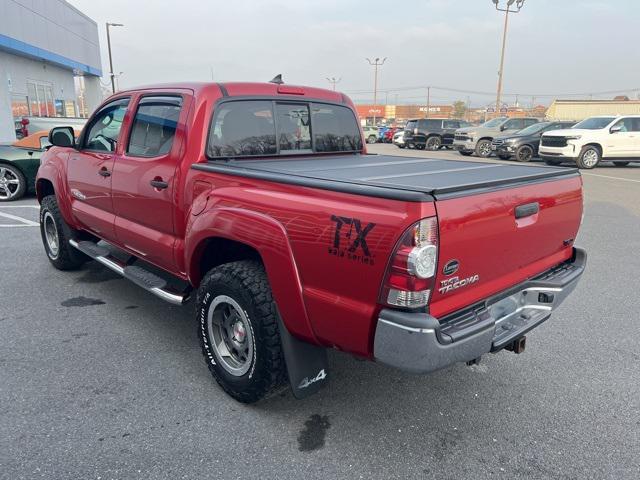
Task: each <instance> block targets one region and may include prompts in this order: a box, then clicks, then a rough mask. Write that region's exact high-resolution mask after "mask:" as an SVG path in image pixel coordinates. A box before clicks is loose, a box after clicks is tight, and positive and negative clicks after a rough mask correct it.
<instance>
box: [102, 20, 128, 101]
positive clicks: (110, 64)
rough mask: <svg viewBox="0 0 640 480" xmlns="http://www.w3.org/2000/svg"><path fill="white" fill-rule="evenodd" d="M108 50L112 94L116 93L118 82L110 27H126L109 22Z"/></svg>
mask: <svg viewBox="0 0 640 480" xmlns="http://www.w3.org/2000/svg"><path fill="white" fill-rule="evenodd" d="M106 25H107V48H108V50H109V76H110V77H111V93H116V80H115V74H114V73H113V58H112V57H111V35H110V34H109V27H124V25H123V24H122V23H111V22H107V23H106Z"/></svg>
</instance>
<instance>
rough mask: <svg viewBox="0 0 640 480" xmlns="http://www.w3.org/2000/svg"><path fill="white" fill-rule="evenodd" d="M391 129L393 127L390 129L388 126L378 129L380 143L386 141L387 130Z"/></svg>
mask: <svg viewBox="0 0 640 480" xmlns="http://www.w3.org/2000/svg"><path fill="white" fill-rule="evenodd" d="M389 128H391V127H388V126H386V125H384V126H380V127H378V142H383V141H384V135H385V134H386V133H387V130H389Z"/></svg>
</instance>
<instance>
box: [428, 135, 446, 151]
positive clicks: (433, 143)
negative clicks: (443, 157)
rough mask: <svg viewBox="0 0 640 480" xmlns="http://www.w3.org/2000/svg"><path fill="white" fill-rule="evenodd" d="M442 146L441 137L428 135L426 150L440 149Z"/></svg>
mask: <svg viewBox="0 0 640 480" xmlns="http://www.w3.org/2000/svg"><path fill="white" fill-rule="evenodd" d="M441 146H442V139H441V138H440V137H429V138H428V139H427V144H426V148H427V150H431V151H435V150H440V147H441Z"/></svg>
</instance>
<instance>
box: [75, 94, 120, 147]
mask: <svg viewBox="0 0 640 480" xmlns="http://www.w3.org/2000/svg"><path fill="white" fill-rule="evenodd" d="M128 105H129V99H128V98H121V99H119V100H115V101H113V102H111V103H109V104H107V105H105V106H104V107H102V109H101V110H100V111H98V113H96V114H95V116H94V117H93V119H92V120H91V123H90V124H89V127H88V128H87V133H86V135H85V137H84V142H83V148H84V149H86V150H96V151H98V152H113V151H115V149H116V145H117V143H118V137H119V136H120V129H121V128H122V121H123V120H124V114H125V113H126V112H127V106H128Z"/></svg>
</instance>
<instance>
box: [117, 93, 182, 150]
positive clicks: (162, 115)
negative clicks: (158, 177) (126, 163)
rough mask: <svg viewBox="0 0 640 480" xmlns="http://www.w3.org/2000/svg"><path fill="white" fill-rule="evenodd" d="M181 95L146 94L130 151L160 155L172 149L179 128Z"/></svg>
mask: <svg viewBox="0 0 640 480" xmlns="http://www.w3.org/2000/svg"><path fill="white" fill-rule="evenodd" d="M181 108H182V97H176V96H155V97H143V98H142V99H141V100H140V102H139V103H138V110H137V111H136V116H135V118H134V119H133V125H132V127H131V135H130V136H129V145H128V147H127V154H129V155H130V156H134V157H157V156H160V155H166V154H167V153H169V151H170V150H171V146H172V145H173V139H174V137H175V135H176V129H177V127H178V119H179V117H180V109H181Z"/></svg>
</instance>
